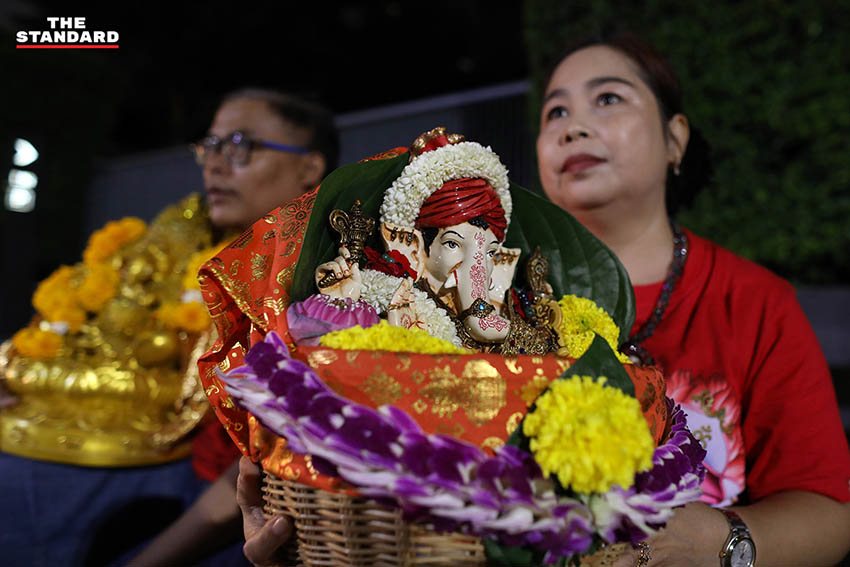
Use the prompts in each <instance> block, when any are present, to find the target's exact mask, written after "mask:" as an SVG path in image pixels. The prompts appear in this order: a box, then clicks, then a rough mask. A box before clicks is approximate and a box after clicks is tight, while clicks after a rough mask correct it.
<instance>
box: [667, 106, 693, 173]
mask: <svg viewBox="0 0 850 567" xmlns="http://www.w3.org/2000/svg"><path fill="white" fill-rule="evenodd" d="M667 133H668V136H667V161H668V162H669V163H670V165H672V166H673V167H674V168H678V167H679V164H681V163H682V157H684V155H685V149H686V148H687V147H688V140H689V139H690V137H691V126H690V124H689V123H688V118H687V117H686V116H685V115H684V114H676V115H674V116H673V118H671V119H670V121H669V122H668V123H667Z"/></svg>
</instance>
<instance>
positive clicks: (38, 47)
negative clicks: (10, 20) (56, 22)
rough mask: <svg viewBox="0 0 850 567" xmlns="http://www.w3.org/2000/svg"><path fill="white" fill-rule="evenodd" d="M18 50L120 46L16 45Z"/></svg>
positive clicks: (108, 47)
mask: <svg viewBox="0 0 850 567" xmlns="http://www.w3.org/2000/svg"><path fill="white" fill-rule="evenodd" d="M15 47H16V48H17V49H118V44H117V43H114V44H108V45H80V44H76V43H71V44H64V45H16V46H15Z"/></svg>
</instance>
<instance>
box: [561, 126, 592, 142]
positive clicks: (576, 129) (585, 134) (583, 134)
mask: <svg viewBox="0 0 850 567" xmlns="http://www.w3.org/2000/svg"><path fill="white" fill-rule="evenodd" d="M580 138H590V131H589V130H588V129H587V128H586V127H584V126H583V125H581V124H576V123H573V124H570V125H569V126H568V127H567V130H566V132H565V133H564V137H563V141H564V142H565V143H570V142H575V141H576V140H578V139H580Z"/></svg>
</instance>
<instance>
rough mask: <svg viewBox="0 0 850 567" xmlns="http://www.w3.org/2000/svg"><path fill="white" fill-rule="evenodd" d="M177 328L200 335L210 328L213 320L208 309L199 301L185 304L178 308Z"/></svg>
mask: <svg viewBox="0 0 850 567" xmlns="http://www.w3.org/2000/svg"><path fill="white" fill-rule="evenodd" d="M176 322H177V326H178V327H180V328H181V329H184V330H186V331H188V332H190V333H200V332H202V331H206V330H207V329H209V328H210V325H211V324H212V319H210V315H209V313H207V310H206V308H205V307H204V306H203V305H201V304H200V303H198V302H197V301H190V302H189V303H183V304H181V305H180V306H178V307H177V314H176Z"/></svg>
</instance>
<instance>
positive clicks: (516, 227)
mask: <svg viewBox="0 0 850 567" xmlns="http://www.w3.org/2000/svg"><path fill="white" fill-rule="evenodd" d="M378 189H380V191H379V190H378ZM303 213H308V214H303ZM377 216H379V223H377V224H378V226H377V227H376V226H375V225H376V222H375V220H374V218H375V217H377ZM328 221H330V222H328ZM329 227H332V228H333V230H335V231H336V232H338V233H339V240H338V241H336V242H335V238H334V236H333V233H331V231H330V230H328V228H329ZM261 230H262V231H263V232H262V238H261V239H260V238H256V237H255V235H257V236H259V234H260V231H261ZM248 262H251V263H252V264H253V265H254V266H260V265H261V266H264V267H265V266H266V265H268V269H266V270H264V271H263V272H262V273H259V272H258V271H257V270H254V271H252V272H248V271H247V270H243V266H245V265H246V264H247V263H248ZM520 265H523V266H524V270H520V272H521V273H520V274H519V275H518V276H517V277H515V272H517V268H518V267H519V266H520ZM275 274H276V276H275ZM249 275H250V277H251V279H250V280H249V279H248V277H249ZM258 275H261V276H264V277H262V278H261V277H256V276H258ZM201 280H202V282H203V284H202V292H203V294H204V298H205V300H206V301H207V306H208V308H210V310H211V313H212V315H213V319H214V321H215V322H216V324H217V325H218V328H219V332H220V334H221V339H220V340H219V341H218V342H217V343H216V345H215V346H214V347H213V349H212V350H211V351H210V352H209V353H207V355H205V357H203V359H202V362H201V369H202V377H203V379H204V381H205V385H206V387H207V394H208V396H209V397H210V400H211V402H212V404H213V406H214V407H215V408H216V411H217V413H218V415H219V417H220V419H221V420H222V422H223V423H224V424H225V427H227V428H228V429H229V431H230V432H231V435H232V436H233V438H234V440H235V441H236V442H237V444H238V445H239V446H240V448H241V449H242V450H243V452H244V453H245V454H248V455H250V456H252V457H253V458H255V459H259V460H261V461H262V464H263V466H264V468H265V469H266V470H267V471H268V472H269V473H270V474H273V475H275V476H277V477H281V478H283V479H286V480H287V482H291V483H295V484H296V485H304V486H305V487H306V486H309V487H313V489H315V490H321V491H328V490H329V491H334V492H338V493H343V494H351V495H357V496H359V497H362V498H367V499H371V500H369V501H371V502H373V506H389V507H390V508H391V509H392V508H395V509H398V510H400V514H401V517H402V518H403V520H404V521H405V522H408V523H409V524H411V525H413V526H420V527H419V528H417V529H425V530H430V531H434V532H438V533H453V534H461V535H462V536H463V537H467V538H469V537H472V538H481V541H482V542H483V544H481V545H482V548H483V553H481V554H480V555H475V557H476V559H474V560H473V559H470V560H469V561H468V562H467V561H466V560H463V559H462V560H461V561H463V564H470V565H471V564H484V563H485V562H486V563H488V564H494V565H496V564H511V565H537V564H542V563H551V564H566V563H567V562H571V561H572V562H574V563H576V564H577V563H578V562H579V561H583V562H585V561H586V562H589V561H590V556H591V555H592V554H594V553H597V552H598V550H599V549H600V548H602V547H604V546H606V545H608V544H614V543H617V542H625V543H628V544H637V543H638V542H640V541H642V540H643V539H645V538H646V537H648V536H649V535H651V534H652V533H654V532H655V531H656V530H657V529H659V528H661V527H663V525H664V523H665V522H666V521H667V520H668V519H669V518H670V517H671V516H672V513H673V509H674V508H675V507H677V506H681V505H683V504H685V503H687V502H691V501H694V500H696V499H697V498H698V497H699V496H700V493H701V492H700V483H701V481H702V477H703V476H704V469H703V467H702V459H703V457H704V455H705V453H704V451H703V450H702V448H701V446H700V445H699V443H698V442H697V441H696V440H695V439H694V437H693V436H692V435H691V433H690V432H689V431H688V429H687V423H686V419H685V415H684V413H683V412H682V411H681V409H680V408H678V407H674V405H673V403H672V402H671V401H670V400H669V399H666V398H665V396H664V381H663V377H661V375H660V374H659V373H658V371H657V370H655V369H654V368H651V367H640V366H637V365H634V364H631V363H630V361H629V360H628V359H627V358H626V357H624V356H623V355H621V354H619V353H617V350H616V346H617V345H618V344H619V343H620V342H622V341H623V340H624V339H625V338H626V337H625V333H626V332H627V331H628V330H629V329H630V327H631V322H632V319H633V317H634V311H633V298H632V295H631V288H630V286H629V283H628V280H627V277H626V276H625V272H624V270H623V269H622V266H620V264H619V263H618V262H617V260H616V258H614V256H613V254H611V252H610V251H609V250H608V249H607V248H605V247H604V245H602V244H601V243H600V242H599V241H597V240H596V239H595V238H594V237H593V236H592V235H590V233H589V232H587V231H586V230H585V229H584V228H583V227H581V226H580V225H579V224H578V223H577V222H576V221H575V220H574V219H572V218H571V217H570V216H569V215H568V214H567V213H565V212H564V211H562V210H560V209H558V208H557V207H555V206H554V205H551V204H550V203H548V202H546V201H544V200H543V199H540V198H539V197H536V196H534V195H532V194H530V193H528V192H526V191H525V190H523V189H521V188H519V187H517V186H515V185H512V184H510V183H509V181H508V177H507V170H506V169H505V167H504V166H503V165H502V164H501V162H500V160H499V158H498V156H497V155H496V154H495V153H494V152H493V151H492V150H490V148H485V147H483V146H481V145H480V144H477V143H474V142H466V141H464V140H463V138H462V137H461V136H458V135H454V134H446V132H445V130H444V129H442V128H437V129H435V130H432V131H430V132H428V133H426V134H423V135H422V136H420V137H419V138H418V139H417V140H416V141H415V142H414V144H413V146H412V147H411V149H410V150H409V151H405V150H404V149H398V150H395V151H391V152H388V153H386V154H383V155H381V156H376V158H373V159H370V160H366V161H364V162H361V163H359V164H354V165H351V166H346V167H344V168H341V169H340V170H337V171H336V172H334V173H333V174H331V175H330V176H329V177H328V178H327V179H326V180H325V181H324V182H323V184H322V186H321V187H320V188H319V189H318V191H317V192H315V193H312V194H310V195H307V196H305V197H304V198H302V199H301V200H300V202H295V203H292V204H290V205H287V206H285V207H283V208H281V209H278V210H277V211H274V212H273V213H272V214H271V215H269V217H267V218H266V219H264V221H262V222H261V223H258V224H257V225H255V227H254V229H253V230H252V231H251V232H250V233H248V234H246V235H243V238H242V239H237V242H236V243H235V244H234V245H231V246H230V247H229V248H228V249H226V250H224V251H223V252H221V253H220V254H219V255H218V256H217V257H216V258H215V259H213V260H212V261H211V262H209V263H207V264H206V265H205V266H204V268H202V270H201ZM316 289H318V293H315V290H316ZM249 345H250V346H249ZM269 432H271V433H272V434H274V435H273V436H272V435H270V433H269ZM270 494H271V493H270ZM283 508H284V509H289V512H288V513H291V514H298V513H300V512H297V510H296V509H297V507H296V506H295V505H294V504H293V505H292V507H291V508H287V506H284V507H283ZM358 509H359V508H358ZM348 510H349V512H345V510H334V511H328V513H327V514H325V518H326V519H325V520H322V512H321V511H318V512H316V513H315V514H316V515H315V518H314V519H312V520H311V523H309V525H308V522H306V521H302V520H303V519H302V518H298V517H296V518H295V520H296V532H297V536H298V537H297V539H298V545H299V547H298V550H297V552H298V557H299V560H300V561H301V562H303V563H304V564H307V565H313V564H319V561H318V560H317V559H315V557H318V556H316V555H314V550H313V548H312V547H311V545H312V543H311V542H313V541H314V539H315V537H314V536H315V534H316V531H317V530H321V529H325V528H323V527H322V526H327V518H329V517H331V516H336V515H339V514H342V519H343V521H344V518H345V515H346V514H352V515H353V514H354V512H353V511H351V510H353V508H350V507H349V508H348ZM352 517H353V516H352ZM323 522H324V523H323ZM368 524H369V522H368V521H367V522H366V523H365V524H364V526H368ZM366 529H368V527H367V528H366ZM405 533H406V532H405ZM334 537H335V538H336V539H333V538H329V539H326V540H322V541H326V542H327V545H328V547H331V548H333V549H334V550H336V551H338V553H339V555H340V557H343V558H344V559H343V560H341V561H343V563H341V564H346V565H349V564H350V565H355V564H357V565H361V564H362V565H367V564H381V565H383V564H387V565H391V564H392V565H401V564H404V565H413V564H419V563H418V558H421V557H423V556H430V555H434V556H433V557H431V560H433V561H436V562H438V563H440V562H442V563H444V564H450V563H452V561H455V562H456V561H458V559H457V556H454V558H453V559H448V558H446V557H444V558H443V559H442V560H441V559H440V558H439V557H437V555H439V552H438V548H439V547H440V544H429V545H430V546H426V547H422V546H421V545H420V546H417V545H418V544H417V545H412V544H409V543H404V542H398V541H396V542H394V543H395V544H396V545H395V547H393V546H389V547H387V545H388V544H387V543H386V542H385V541H379V540H380V538H377V539H375V538H373V540H372V541H369V542H367V543H368V545H372V546H373V547H374V548H375V550H377V551H374V553H372V554H371V555H369V554H368V553H366V552H365V551H364V550H363V547H364V545H365V544H364V541H365V540H364V539H363V537H362V534H359V535H357V534H355V533H354V531H352V529H351V528H350V527H349V528H344V529H342V531H341V532H340V533H339V534H338V535H337V536H334ZM405 537H406V536H405ZM389 539H401V536H390V537H389ZM332 541H334V542H336V543H331V542H332ZM470 541H477V539H473V540H470ZM340 546H341V547H340ZM462 553H466V554H467V555H468V556H469V557H470V558H471V557H472V555H474V554H473V552H472V551H469V552H462ZM390 557H396V559H388V558H390ZM400 558H401V559H400ZM404 558H406V559H404ZM582 558H584V559H582Z"/></svg>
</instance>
